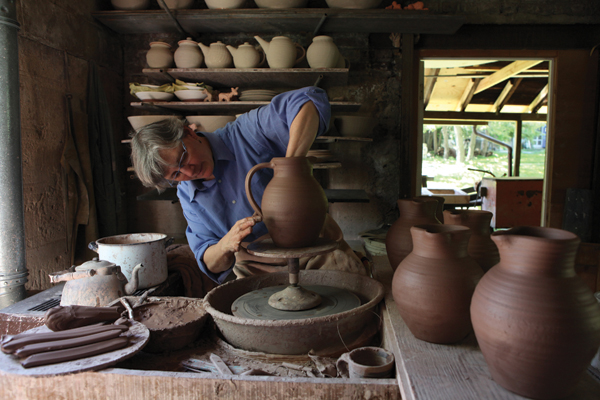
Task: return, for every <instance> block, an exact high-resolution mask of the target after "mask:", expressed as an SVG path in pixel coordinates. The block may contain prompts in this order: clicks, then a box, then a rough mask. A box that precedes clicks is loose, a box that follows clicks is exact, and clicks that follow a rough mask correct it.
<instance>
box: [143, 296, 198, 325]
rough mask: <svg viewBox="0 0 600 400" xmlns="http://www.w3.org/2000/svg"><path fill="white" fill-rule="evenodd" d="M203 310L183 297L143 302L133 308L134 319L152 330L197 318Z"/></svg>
mask: <svg viewBox="0 0 600 400" xmlns="http://www.w3.org/2000/svg"><path fill="white" fill-rule="evenodd" d="M201 313H202V314H203V313H204V311H203V310H202V309H201V308H199V307H194V306H193V303H191V302H190V301H189V300H185V299H173V300H168V301H165V302H160V303H150V304H144V305H141V306H139V307H136V309H135V310H134V314H135V320H136V321H138V322H141V323H143V324H144V325H146V326H147V327H148V329H152V330H164V329H171V328H173V327H176V326H181V325H185V324H187V323H189V322H192V321H195V320H197V319H198V316H199V314H201Z"/></svg>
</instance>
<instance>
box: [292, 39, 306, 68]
mask: <svg viewBox="0 0 600 400" xmlns="http://www.w3.org/2000/svg"><path fill="white" fill-rule="evenodd" d="M294 45H296V47H297V48H299V49H300V50H302V55H301V56H300V57H298V58H297V59H296V61H295V62H294V65H296V64H298V63H299V62H300V61H302V60H304V57H306V50H305V49H304V47H302V46H300V44H298V43H294ZM296 54H298V53H297V52H296Z"/></svg>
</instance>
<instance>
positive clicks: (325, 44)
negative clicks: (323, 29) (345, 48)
mask: <svg viewBox="0 0 600 400" xmlns="http://www.w3.org/2000/svg"><path fill="white" fill-rule="evenodd" d="M340 57H341V55H340V51H339V50H338V48H337V46H336V45H335V43H333V39H332V38H331V37H329V36H324V35H321V36H315V37H314V38H313V41H312V43H311V45H310V46H308V49H307V50H306V61H308V65H309V66H310V67H311V68H335V67H336V66H337V65H338V61H339V59H340Z"/></svg>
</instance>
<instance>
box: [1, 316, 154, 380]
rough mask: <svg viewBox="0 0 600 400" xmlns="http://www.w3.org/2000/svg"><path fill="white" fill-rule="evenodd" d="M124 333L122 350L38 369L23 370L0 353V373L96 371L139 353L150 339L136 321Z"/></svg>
mask: <svg viewBox="0 0 600 400" xmlns="http://www.w3.org/2000/svg"><path fill="white" fill-rule="evenodd" d="M26 332H27V333H41V332H50V329H48V327H47V326H45V325H43V326H40V327H37V328H33V329H30V330H28V331H26ZM125 333H126V334H127V333H128V334H129V335H130V340H131V343H130V344H129V346H127V347H125V348H123V349H119V350H114V351H110V352H108V353H104V354H99V355H97V356H93V357H86V358H80V359H79V360H73V361H67V362H62V363H56V364H49V365H42V366H39V367H32V368H24V367H23V366H22V365H21V362H20V361H21V360H20V359H19V358H18V357H16V356H14V355H12V354H5V353H2V352H0V372H1V373H11V374H18V375H29V376H47V375H64V374H70V373H73V372H82V371H97V370H99V369H103V368H106V367H109V366H111V365H114V364H116V363H118V362H120V361H123V360H126V359H127V358H129V357H132V356H133V355H135V354H136V353H138V352H139V351H141V350H142V349H143V348H144V346H145V345H146V343H148V340H149V339H150V332H149V331H148V328H146V326H145V325H144V324H141V323H139V322H137V321H132V325H131V327H130V328H129V330H128V331H127V332H125Z"/></svg>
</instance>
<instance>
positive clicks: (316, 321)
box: [204, 270, 385, 355]
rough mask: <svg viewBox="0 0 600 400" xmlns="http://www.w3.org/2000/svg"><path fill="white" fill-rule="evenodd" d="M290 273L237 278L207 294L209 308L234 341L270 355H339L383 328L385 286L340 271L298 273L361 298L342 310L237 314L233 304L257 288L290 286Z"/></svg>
mask: <svg viewBox="0 0 600 400" xmlns="http://www.w3.org/2000/svg"><path fill="white" fill-rule="evenodd" d="M288 279H289V274H288V273H287V272H277V273H271V274H266V275H256V276H251V277H248V278H243V279H237V280H235V281H232V282H228V283H226V284H224V285H221V286H218V287H216V288H214V289H213V290H211V291H210V292H209V293H208V294H207V295H206V297H205V298H204V308H205V309H206V312H208V313H209V314H210V315H211V316H212V317H213V320H214V322H215V324H216V326H217V328H218V329H219V331H220V332H221V334H222V335H223V337H224V338H225V340H227V341H228V342H229V343H230V344H232V345H233V346H236V347H238V348H241V349H244V350H248V351H260V352H264V353H270V354H307V353H309V352H310V351H311V350H313V352H314V353H316V354H319V355H334V354H341V353H343V352H346V351H348V349H351V348H353V347H358V346H362V345H365V342H367V341H368V340H369V339H370V338H372V337H373V336H374V335H375V334H376V333H377V331H378V329H379V324H380V318H379V316H378V314H377V313H376V312H374V308H375V307H376V306H377V305H378V304H379V302H380V301H381V300H382V299H383V295H384V292H385V290H384V287H383V285H382V284H381V283H380V282H378V281H376V280H374V279H371V278H368V277H366V276H362V275H357V274H351V273H348V272H339V271H321V270H308V271H300V285H325V286H333V287H337V288H342V289H347V290H349V291H351V292H352V293H354V294H356V295H357V296H358V297H359V298H360V299H361V306H360V307H357V308H355V309H352V310H349V311H344V312H341V313H338V314H333V315H327V316H322V317H314V318H305V319H292V320H289V319H287V320H260V319H249V318H240V317H236V316H234V315H233V314H232V312H231V305H232V303H233V302H234V301H235V300H236V299H237V298H238V297H240V296H242V295H244V294H246V293H248V292H251V291H253V290H257V289H261V288H265V287H271V286H278V285H286V284H287V283H288Z"/></svg>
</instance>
